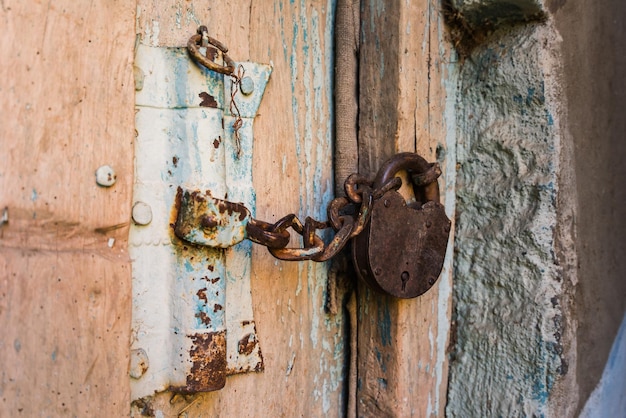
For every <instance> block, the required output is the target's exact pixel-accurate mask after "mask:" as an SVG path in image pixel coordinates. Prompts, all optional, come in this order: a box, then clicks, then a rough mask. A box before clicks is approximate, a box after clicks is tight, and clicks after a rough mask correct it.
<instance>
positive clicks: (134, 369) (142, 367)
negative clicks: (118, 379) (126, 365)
mask: <svg viewBox="0 0 626 418" xmlns="http://www.w3.org/2000/svg"><path fill="white" fill-rule="evenodd" d="M149 366H150V363H149V361H148V354H147V353H146V351H145V350H144V349H143V348H138V349H135V350H131V351H130V370H129V372H128V374H130V377H132V378H133V379H139V378H140V377H141V376H143V375H144V374H145V373H146V371H147V370H148V367H149Z"/></svg>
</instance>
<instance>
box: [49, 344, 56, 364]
mask: <svg viewBox="0 0 626 418" xmlns="http://www.w3.org/2000/svg"><path fill="white" fill-rule="evenodd" d="M50 358H51V359H52V361H57V348H56V347H55V348H54V351H53V352H52V354H50Z"/></svg>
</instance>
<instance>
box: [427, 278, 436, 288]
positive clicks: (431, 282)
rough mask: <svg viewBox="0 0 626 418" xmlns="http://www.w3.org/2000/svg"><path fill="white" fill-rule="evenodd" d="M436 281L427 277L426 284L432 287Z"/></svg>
mask: <svg viewBox="0 0 626 418" xmlns="http://www.w3.org/2000/svg"><path fill="white" fill-rule="evenodd" d="M436 280H437V279H435V278H434V277H429V278H428V284H429V285H431V286H432V285H434V284H435V281H436Z"/></svg>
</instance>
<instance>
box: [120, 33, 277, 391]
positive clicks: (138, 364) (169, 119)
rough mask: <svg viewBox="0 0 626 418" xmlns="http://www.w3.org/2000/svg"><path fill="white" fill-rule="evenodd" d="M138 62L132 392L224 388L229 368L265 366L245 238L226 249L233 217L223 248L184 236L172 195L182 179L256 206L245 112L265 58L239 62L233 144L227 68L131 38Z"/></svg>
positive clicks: (260, 83) (253, 103) (255, 99)
mask: <svg viewBox="0 0 626 418" xmlns="http://www.w3.org/2000/svg"><path fill="white" fill-rule="evenodd" d="M216 53H218V54H219V52H218V51H216ZM135 63H136V64H135V65H136V69H135V75H136V83H135V87H136V90H137V93H136V106H137V114H136V129H137V138H136V140H135V182H134V202H135V203H134V206H133V220H134V222H133V224H132V227H131V231H130V256H131V258H132V268H133V323H132V326H133V334H132V341H131V348H132V352H131V370H130V374H131V377H132V378H133V379H131V397H132V399H139V398H142V397H145V396H149V395H152V394H154V393H155V392H160V391H164V390H173V391H179V392H206V391H211V390H216V389H220V388H222V387H223V386H224V384H225V378H226V376H227V375H228V374H233V373H241V372H247V371H259V370H262V369H263V359H262V356H261V350H260V347H259V344H258V338H257V336H256V329H255V323H254V318H253V316H252V303H251V302H252V301H251V295H250V255H251V245H250V242H241V243H239V244H237V245H236V246H234V247H231V248H228V249H224V248H226V247H228V245H226V244H227V243H226V241H228V240H229V238H228V234H230V235H231V237H234V236H235V235H237V229H236V228H234V229H232V230H231V231H229V232H225V233H224V235H223V239H224V240H225V241H224V242H225V243H224V245H223V246H222V248H209V247H204V246H197V245H193V244H190V243H188V242H185V241H182V240H180V239H179V238H177V237H176V235H175V233H174V225H175V223H176V216H177V214H178V208H177V204H180V199H183V198H184V193H185V192H184V190H202V191H203V192H204V191H206V190H210V191H211V193H212V195H213V196H215V197H217V198H223V199H226V198H228V199H229V200H233V201H238V202H242V203H243V204H245V205H246V206H247V207H248V208H250V210H251V212H252V213H251V214H250V215H251V216H254V208H255V203H256V196H255V193H254V190H253V187H252V150H253V137H252V124H253V120H254V117H255V115H256V112H257V109H258V107H259V105H260V102H261V99H262V97H263V93H264V90H265V86H266V84H267V82H268V80H269V76H270V73H271V67H270V66H269V65H263V64H256V63H236V65H237V66H238V65H241V66H243V68H244V69H245V74H246V78H247V80H246V91H245V92H244V93H246V94H242V93H241V92H240V93H238V94H237V96H236V97H237V98H236V101H237V106H238V109H239V111H240V114H241V118H242V125H241V127H240V128H239V145H238V147H239V150H238V149H237V148H238V147H237V145H236V143H235V139H234V131H233V129H232V126H233V122H234V121H235V119H236V118H235V116H233V115H232V114H231V113H230V110H229V108H230V100H231V83H232V80H231V78H230V77H228V76H224V75H222V74H217V73H215V72H212V71H208V70H206V69H203V68H201V67H199V66H197V65H196V64H194V62H193V61H191V60H190V59H189V56H188V55H187V51H186V49H184V48H162V47H159V48H155V47H149V46H145V45H139V46H138V49H137V52H136V60H135ZM243 85H244V83H243V82H242V90H244V88H243V87H244V86H243ZM238 151H239V152H238ZM181 188H182V189H181ZM179 190H180V192H179ZM177 202H178V203H177ZM246 216H248V215H246ZM235 217H236V216H235ZM233 220H234V219H233ZM192 241H193V240H192ZM231 241H232V240H231ZM235 241H236V240H235ZM235 241H232V243H233V244H234V243H235Z"/></svg>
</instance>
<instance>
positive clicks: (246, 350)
mask: <svg viewBox="0 0 626 418" xmlns="http://www.w3.org/2000/svg"><path fill="white" fill-rule="evenodd" d="M257 344H258V341H257V339H256V337H255V336H254V334H247V335H244V336H243V338H242V339H241V340H239V345H238V347H237V350H238V351H239V354H241V355H244V356H249V355H250V354H251V353H252V352H253V351H254V349H255V348H256V346H257Z"/></svg>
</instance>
